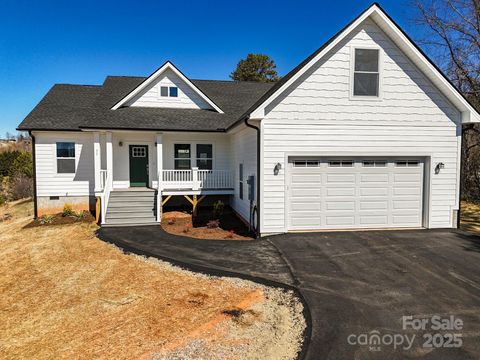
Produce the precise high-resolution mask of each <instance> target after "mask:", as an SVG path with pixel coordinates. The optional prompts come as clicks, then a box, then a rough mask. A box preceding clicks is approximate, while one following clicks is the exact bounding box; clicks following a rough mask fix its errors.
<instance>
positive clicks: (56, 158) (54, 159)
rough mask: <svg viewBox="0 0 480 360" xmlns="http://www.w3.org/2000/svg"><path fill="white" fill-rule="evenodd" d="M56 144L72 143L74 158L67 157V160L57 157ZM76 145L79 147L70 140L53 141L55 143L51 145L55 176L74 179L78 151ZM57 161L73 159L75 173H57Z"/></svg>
mask: <svg viewBox="0 0 480 360" xmlns="http://www.w3.org/2000/svg"><path fill="white" fill-rule="evenodd" d="M57 143H73V146H74V149H75V157H68V158H59V157H57ZM77 145H79V144H78V143H77V142H76V141H75V140H72V139H58V140H55V142H54V143H53V163H54V169H55V176H59V177H67V178H74V177H75V175H76V174H77V165H78V161H77V158H78V156H77V154H78V153H79V151H80V150H79V147H78V146H77ZM58 159H74V160H75V171H74V172H73V173H59V172H58V162H57V160H58Z"/></svg>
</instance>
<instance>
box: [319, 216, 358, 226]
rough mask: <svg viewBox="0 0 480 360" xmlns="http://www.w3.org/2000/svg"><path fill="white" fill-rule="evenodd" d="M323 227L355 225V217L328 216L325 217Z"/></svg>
mask: <svg viewBox="0 0 480 360" xmlns="http://www.w3.org/2000/svg"><path fill="white" fill-rule="evenodd" d="M325 225H327V226H329V225H330V226H336V225H344V226H345V225H350V226H353V225H355V216H353V215H352V216H341V215H331V216H330V215H329V216H327V217H326V221H325Z"/></svg>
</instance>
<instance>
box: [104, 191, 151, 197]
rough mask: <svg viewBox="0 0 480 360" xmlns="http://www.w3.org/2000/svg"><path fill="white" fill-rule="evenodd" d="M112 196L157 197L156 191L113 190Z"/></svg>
mask: <svg viewBox="0 0 480 360" xmlns="http://www.w3.org/2000/svg"><path fill="white" fill-rule="evenodd" d="M110 196H114V197H140V196H147V197H155V191H153V190H152V191H112V192H110Z"/></svg>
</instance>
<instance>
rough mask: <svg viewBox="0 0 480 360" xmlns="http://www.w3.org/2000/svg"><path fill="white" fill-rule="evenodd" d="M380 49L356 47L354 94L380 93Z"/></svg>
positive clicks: (369, 94) (368, 94) (370, 94)
mask: <svg viewBox="0 0 480 360" xmlns="http://www.w3.org/2000/svg"><path fill="white" fill-rule="evenodd" d="M378 59H379V50H378V49H355V61H354V63H355V64H354V71H353V95H354V96H377V97H378V95H379V91H378V88H379V61H378Z"/></svg>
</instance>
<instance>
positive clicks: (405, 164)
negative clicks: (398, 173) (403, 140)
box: [395, 160, 419, 167]
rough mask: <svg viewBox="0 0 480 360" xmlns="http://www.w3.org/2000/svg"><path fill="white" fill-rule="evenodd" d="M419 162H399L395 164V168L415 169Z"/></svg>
mask: <svg viewBox="0 0 480 360" xmlns="http://www.w3.org/2000/svg"><path fill="white" fill-rule="evenodd" d="M418 164H419V162H418V161H416V160H399V161H396V162H395V166H396V167H416V166H418Z"/></svg>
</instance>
